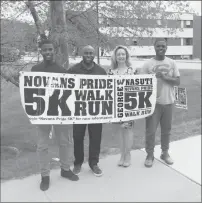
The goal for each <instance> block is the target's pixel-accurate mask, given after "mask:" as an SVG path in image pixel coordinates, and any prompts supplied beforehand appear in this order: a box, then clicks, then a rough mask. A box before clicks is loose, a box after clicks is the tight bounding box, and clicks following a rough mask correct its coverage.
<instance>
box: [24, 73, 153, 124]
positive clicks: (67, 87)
mask: <svg viewBox="0 0 202 203" xmlns="http://www.w3.org/2000/svg"><path fill="white" fill-rule="evenodd" d="M94 77H95V76H92V75H72V74H60V73H42V72H20V95H21V103H22V106H23V108H24V110H25V113H26V114H27V116H28V118H29V119H30V122H31V123H32V124H74V123H75V124H81V123H108V122H113V123H114V122H120V121H129V120H134V119H141V118H145V117H147V116H149V115H151V114H152V113H153V112H154V108H155V103H156V77H155V75H123V76H120V75H119V76H116V75H108V76H106V75H102V76H101V75H98V76H97V75H96V78H94Z"/></svg>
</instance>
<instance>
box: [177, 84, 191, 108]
mask: <svg viewBox="0 0 202 203" xmlns="http://www.w3.org/2000/svg"><path fill="white" fill-rule="evenodd" d="M174 88H175V107H176V108H181V109H188V106H187V91H186V88H185V87H178V86H175V87H174Z"/></svg>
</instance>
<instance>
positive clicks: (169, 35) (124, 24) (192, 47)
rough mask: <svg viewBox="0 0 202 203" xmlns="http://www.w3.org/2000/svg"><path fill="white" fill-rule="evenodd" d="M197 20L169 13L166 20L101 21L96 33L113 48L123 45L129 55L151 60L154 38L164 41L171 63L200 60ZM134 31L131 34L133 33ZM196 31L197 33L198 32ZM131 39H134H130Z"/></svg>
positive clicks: (199, 23)
mask: <svg viewBox="0 0 202 203" xmlns="http://www.w3.org/2000/svg"><path fill="white" fill-rule="evenodd" d="M200 26H201V17H198V16H197V17H196V16H194V14H192V13H182V14H180V13H173V14H172V17H168V18H167V19H164V20H160V19H134V18H101V19H100V32H101V33H105V34H108V36H110V37H111V39H112V40H114V44H121V45H125V46H127V47H128V48H129V50H130V52H131V55H132V56H135V57H140V58H151V57H152V56H154V55H155V51H154V48H153V43H154V41H155V39H156V38H159V37H163V38H166V39H167V44H168V49H167V52H166V54H167V55H168V56H170V57H171V58H173V59H194V58H200V59H201V28H200ZM134 30H135V32H134ZM199 30H200V31H199ZM134 36H135V37H134Z"/></svg>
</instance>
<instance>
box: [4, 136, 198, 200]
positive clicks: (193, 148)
mask: <svg viewBox="0 0 202 203" xmlns="http://www.w3.org/2000/svg"><path fill="white" fill-rule="evenodd" d="M200 143H201V136H195V137H191V138H187V139H185V140H181V141H176V142H173V143H171V154H172V156H173V158H174V159H175V164H174V165H173V166H172V167H170V166H167V165H165V164H164V163H162V162H161V161H159V160H158V159H156V160H155V162H154V165H153V167H152V168H145V167H144V160H145V157H146V153H145V152H144V150H134V151H132V165H131V166H130V167H129V168H122V167H117V161H118V160H119V156H120V155H111V156H107V157H106V158H104V159H101V160H100V166H101V167H102V169H103V170H104V175H103V176H102V177H95V176H94V175H93V174H92V173H91V171H90V170H89V167H88V165H87V164H84V165H83V171H82V173H81V174H80V180H79V181H77V182H71V181H69V180H66V179H64V178H61V177H60V175H59V172H60V171H59V170H52V171H51V185H50V188H49V190H48V191H46V192H42V191H40V189H39V183H40V175H34V176H30V177H28V178H25V179H21V180H11V181H7V182H5V183H2V184H1V201H2V202H8V201H10V202H38V201H40V202H58V201H59V202H75V201H77V202H78V201H83V202H106V201H108V202H109V201H111V202H118V201H120V202H153V201H155V202H201V185H200V184H201V182H200V177H201V176H200V174H201V171H200V167H201V153H200V151H201V145H200ZM155 151H156V152H155V156H156V158H158V157H159V155H160V147H159V146H157V147H156V150H155Z"/></svg>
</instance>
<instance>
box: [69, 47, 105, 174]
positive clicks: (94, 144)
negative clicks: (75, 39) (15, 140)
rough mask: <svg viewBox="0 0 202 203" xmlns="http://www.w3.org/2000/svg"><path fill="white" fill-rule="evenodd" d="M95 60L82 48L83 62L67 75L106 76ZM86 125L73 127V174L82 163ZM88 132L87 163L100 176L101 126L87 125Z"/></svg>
mask: <svg viewBox="0 0 202 203" xmlns="http://www.w3.org/2000/svg"><path fill="white" fill-rule="evenodd" d="M94 58H95V50H94V48H93V47H92V46H85V47H84V48H83V60H82V61H81V62H80V63H78V64H76V65H74V66H73V67H71V68H70V69H69V70H68V73H71V74H86V75H106V74H107V73H106V71H105V70H104V69H103V68H101V67H100V66H99V65H97V64H96V63H95V62H94V61H93V60H94ZM86 126H87V124H74V125H73V138H74V157H75V161H74V169H73V172H74V173H75V174H77V175H78V174H79V173H80V171H81V165H82V164H83V161H84V136H85V130H86ZM88 132H89V142H90V143H89V159H88V163H89V166H90V168H91V170H92V172H93V173H94V174H95V175H96V176H102V170H101V169H100V168H99V167H98V165H97V164H98V162H99V154H100V145H101V135H102V124H100V123H98V124H93V123H92V124H88Z"/></svg>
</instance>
